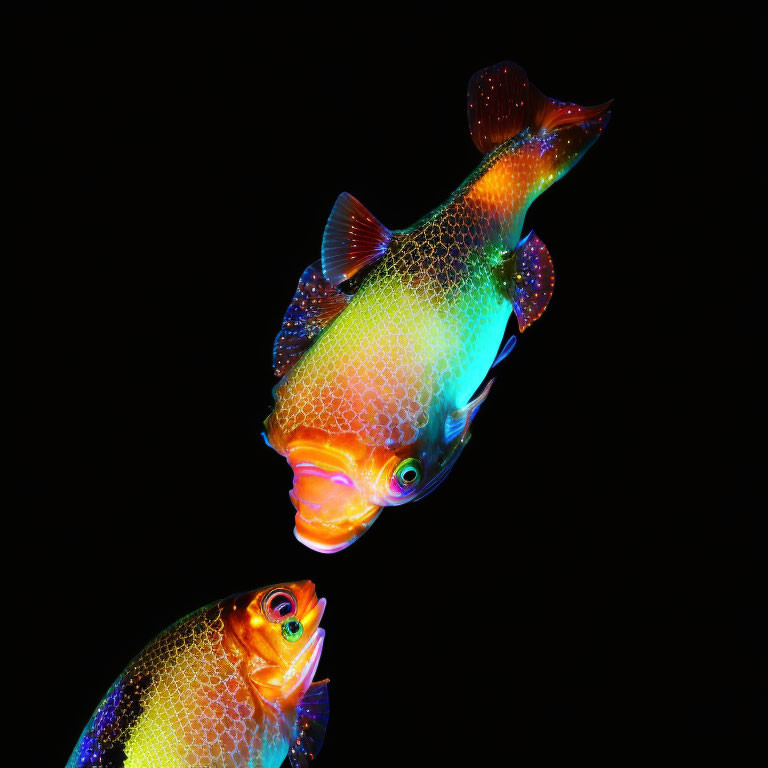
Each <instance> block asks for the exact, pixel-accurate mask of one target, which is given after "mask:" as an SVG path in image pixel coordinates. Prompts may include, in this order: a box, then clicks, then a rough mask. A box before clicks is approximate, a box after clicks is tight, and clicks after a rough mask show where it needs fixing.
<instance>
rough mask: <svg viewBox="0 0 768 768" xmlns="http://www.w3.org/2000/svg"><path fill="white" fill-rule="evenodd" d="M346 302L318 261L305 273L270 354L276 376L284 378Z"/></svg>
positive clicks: (343, 295) (346, 299)
mask: <svg viewBox="0 0 768 768" xmlns="http://www.w3.org/2000/svg"><path fill="white" fill-rule="evenodd" d="M349 298H350V297H349V296H346V295H345V294H343V293H342V292H341V291H339V290H338V289H337V288H336V287H335V286H333V285H331V284H330V283H329V282H328V281H327V280H326V279H325V278H324V277H323V272H322V266H321V264H320V261H319V260H318V261H316V262H315V263H314V264H311V265H310V266H308V267H307V268H306V269H305V270H304V272H303V274H302V275H301V277H300V278H299V284H298V286H297V288H296V293H295V294H294V296H293V299H292V300H291V303H290V304H289V305H288V309H287V310H286V312H285V316H284V317H283V325H282V327H281V328H280V333H278V334H277V337H276V338H275V345H274V348H273V350H272V366H273V368H274V371H275V376H283V375H284V374H285V373H286V372H287V371H288V370H290V369H291V368H292V367H293V365H294V364H295V363H296V361H297V360H298V359H299V358H300V357H301V356H302V355H303V354H304V353H305V352H306V351H307V350H308V349H309V348H310V347H311V346H312V344H313V343H314V341H315V339H316V338H317V337H318V335H319V334H320V332H321V331H322V330H323V329H324V328H325V327H326V326H327V325H329V324H330V323H331V321H332V320H334V319H335V318H336V316H337V315H338V314H339V313H340V312H341V311H342V310H343V309H344V307H346V306H347V304H348V303H349Z"/></svg>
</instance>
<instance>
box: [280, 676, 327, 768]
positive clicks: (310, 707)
mask: <svg viewBox="0 0 768 768" xmlns="http://www.w3.org/2000/svg"><path fill="white" fill-rule="evenodd" d="M328 714H329V709H328V681H327V680H324V681H322V682H319V683H312V685H310V686H309V689H308V690H307V692H306V693H305V694H304V698H303V699H302V700H301V701H300V702H299V706H298V707H297V708H296V723H295V725H294V729H293V741H292V742H291V748H290V749H289V750H288V760H289V761H290V763H291V766H292V768H307V766H308V765H309V764H310V763H311V762H312V761H313V760H314V759H315V758H316V757H317V754H318V752H320V749H321V747H322V746H323V740H324V739H325V729H326V726H327V725H328Z"/></svg>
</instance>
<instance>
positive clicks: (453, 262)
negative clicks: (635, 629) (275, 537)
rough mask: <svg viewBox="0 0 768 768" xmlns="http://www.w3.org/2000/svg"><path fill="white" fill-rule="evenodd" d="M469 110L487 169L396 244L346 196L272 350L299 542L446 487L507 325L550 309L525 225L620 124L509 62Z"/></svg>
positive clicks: (321, 539) (536, 245)
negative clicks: (541, 85)
mask: <svg viewBox="0 0 768 768" xmlns="http://www.w3.org/2000/svg"><path fill="white" fill-rule="evenodd" d="M467 97H468V108H467V111H468V116H469V125H470V132H471V134H472V138H473V140H474V142H475V144H476V145H477V147H478V149H480V151H482V152H484V153H487V154H486V155H485V157H484V158H483V160H482V162H481V163H480V166H479V167H478V168H477V170H475V172H474V173H472V175H471V176H469V178H468V179H467V180H466V181H465V182H464V183H463V184H462V185H461V186H460V187H459V188H458V189H457V190H456V191H455V192H454V193H453V194H452V195H451V196H450V198H449V199H448V201H447V202H445V203H444V204H443V205H441V206H440V207H439V208H437V209H435V210H434V211H432V213H429V214H428V215H427V216H425V217H424V218H423V219H421V220H420V221H418V222H416V224H414V225H413V226H411V227H409V228H408V229H403V230H399V231H394V232H391V231H389V230H388V229H386V228H385V227H384V226H383V225H382V224H381V223H380V222H379V221H377V220H376V218H374V216H373V215H372V214H370V213H369V212H368V211H367V210H366V209H365V208H364V207H363V206H362V205H361V204H360V203H359V202H358V201H357V200H355V198H353V197H352V196H350V195H348V194H346V193H344V194H342V195H341V196H340V197H339V198H338V200H337V201H336V204H335V206H334V208H333V210H332V212H331V215H330V218H329V220H328V224H327V226H326V228H325V234H324V236H323V244H322V257H321V259H320V260H318V261H316V262H315V263H314V264H312V265H311V266H310V267H308V268H307V269H306V270H305V271H304V274H303V275H302V276H301V279H300V280H299V285H298V288H297V290H296V294H295V296H294V298H293V301H292V302H291V304H290V306H289V308H288V311H287V312H286V315H285V318H284V320H283V325H282V328H281V330H280V333H279V334H278V336H277V338H276V340H275V346H274V357H273V362H274V370H275V374H276V375H277V376H280V377H282V378H281V380H280V381H279V382H278V384H277V386H276V387H275V389H274V392H273V393H274V398H275V406H274V410H273V411H272V413H271V414H270V416H269V417H268V418H267V420H266V422H265V427H266V432H265V439H266V440H267V442H268V444H269V445H271V446H272V447H273V448H274V449H275V450H276V451H278V453H280V454H282V455H283V456H285V457H286V458H287V460H288V462H289V464H290V466H291V467H292V469H293V472H294V480H293V490H292V491H291V493H290V497H291V500H292V502H293V504H294V506H295V507H296V529H295V534H296V536H297V538H298V539H299V540H300V541H302V542H303V543H304V544H306V545H307V546H308V547H311V548H312V549H315V550H317V551H320V552H335V551H338V550H340V549H343V548H344V547H347V546H349V545H350V544H351V543H352V542H353V541H354V540H355V539H357V538H359V537H360V536H361V535H362V534H363V533H364V532H365V531H366V530H367V529H368V528H369V527H370V525H371V524H372V523H373V521H374V520H375V519H376V518H377V516H378V515H379V512H380V511H381V508H382V507H383V506H395V505H399V504H404V503H405V502H408V501H412V500H414V499H417V498H420V497H423V496H424V495H426V494H427V493H429V492H430V491H432V490H434V488H435V487H436V486H437V485H438V484H439V483H440V482H441V481H442V480H443V479H444V478H445V477H446V475H447V473H448V472H449V470H450V469H451V467H452V466H453V464H454V462H455V461H456V459H457V457H458V456H459V454H460V453H461V451H462V449H463V448H464V446H465V445H466V444H467V441H468V439H469V429H470V424H471V422H472V419H473V418H474V416H475V414H476V413H477V410H478V408H479V407H480V405H481V404H482V403H483V401H484V400H485V398H486V397H487V396H488V392H489V390H490V387H491V384H492V383H493V382H492V381H489V382H488V383H487V384H486V385H485V387H484V388H483V390H482V391H481V392H480V394H479V395H476V396H474V397H473V393H475V392H476V390H477V389H478V387H480V385H481V384H482V382H483V379H484V378H485V376H486V374H487V372H488V371H489V369H490V368H492V367H493V365H495V364H496V363H498V362H499V361H500V360H501V359H502V358H503V357H505V356H506V354H508V353H509V351H510V350H511V349H512V347H513V346H514V343H515V337H514V336H512V337H511V338H510V339H509V340H508V341H507V343H506V345H505V346H504V347H503V348H502V349H501V352H500V353H499V347H500V345H501V342H502V340H503V337H504V331H505V328H506V325H507V321H508V319H509V316H510V314H511V313H512V312H514V313H515V315H516V317H517V324H518V328H519V329H520V331H523V330H524V329H525V328H527V327H528V326H529V325H530V324H531V323H533V322H534V321H535V320H536V319H537V318H538V317H539V316H540V315H541V313H542V312H543V311H544V309H545V308H546V306H547V303H548V301H549V298H550V296H551V295H552V288H553V285H554V271H553V267H552V261H551V259H550V256H549V252H548V250H547V247H546V246H545V245H544V243H542V242H541V240H540V239H539V238H538V237H537V236H536V235H535V234H534V233H532V232H531V233H530V234H528V235H527V236H526V237H524V238H523V239H522V240H521V238H520V236H521V231H522V226H523V219H524V217H525V213H526V211H527V210H528V207H529V206H530V204H531V203H532V202H533V201H534V200H535V199H536V198H537V197H538V196H539V195H540V194H541V193H542V192H543V191H544V190H545V189H547V188H548V187H549V186H550V185H551V184H553V183H554V182H555V181H557V180H558V179H559V178H561V177H562V176H564V175H565V174H566V173H567V172H568V170H570V169H571V168H572V167H573V166H574V164H575V163H576V162H577V161H578V160H579V159H580V158H581V157H582V156H583V155H584V153H585V152H586V151H587V149H589V147H591V146H592V144H593V143H594V142H595V141H596V139H597V138H598V136H600V133H601V132H602V130H603V128H604V127H605V125H606V124H607V122H608V119H609V116H610V113H609V111H608V107H609V105H610V102H607V103H605V104H601V105H599V106H596V107H580V106H578V105H576V104H568V103H564V102H559V101H555V100H553V99H550V98H548V97H546V96H544V94H542V93H541V92H540V91H539V90H538V89H537V88H536V87H535V86H533V85H532V84H531V83H530V82H529V81H528V78H527V75H526V73H525V72H524V71H523V70H522V69H520V67H518V66H517V65H516V64H513V63H511V62H502V63H500V64H497V65H496V66H493V67H490V68H488V69H484V70H481V71H480V72H478V73H476V74H475V75H474V76H473V77H472V79H471V80H470V82H469V89H468V94H467ZM494 360H495V362H494Z"/></svg>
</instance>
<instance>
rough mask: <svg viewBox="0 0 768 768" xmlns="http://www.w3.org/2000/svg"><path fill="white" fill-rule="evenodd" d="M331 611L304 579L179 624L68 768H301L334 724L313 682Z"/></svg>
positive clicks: (129, 678)
mask: <svg viewBox="0 0 768 768" xmlns="http://www.w3.org/2000/svg"><path fill="white" fill-rule="evenodd" d="M324 609H325V600H324V599H323V600H318V599H317V596H316V595H315V587H314V585H313V584H312V582H311V581H300V582H295V583H292V584H281V585H278V586H275V587H267V588H265V589H259V590H256V591H254V592H246V593H244V594H241V595H235V596H234V597H230V598H227V599H225V600H220V601H219V602H218V603H213V604H212V605H209V606H206V607H205V608H201V609H200V610H198V611H195V612H194V613H191V614H190V615H189V616H187V617H186V618H183V619H181V620H180V621H177V622H176V623H175V624H173V625H172V626H170V627H169V628H168V629H166V630H165V631H164V632H162V633H161V634H160V635H158V636H157V637H156V638H155V639H154V640H153V641H152V642H151V643H150V644H149V645H148V646H147V647H146V648H145V649H144V650H143V651H142V652H141V653H140V654H139V655H138V656H137V657H136V658H135V659H134V660H133V661H132V662H131V663H130V664H129V665H128V667H126V669H125V670H124V671H123V673H122V674H121V675H120V677H118V678H117V680H116V681H115V683H114V685H113V686H112V687H111V688H110V689H109V691H107V694H106V696H105V697H104V699H103V700H102V702H101V703H100V704H99V706H98V708H97V709H96V711H95V712H94V713H93V717H91V720H90V722H89V723H88V725H87V726H86V727H85V730H84V731H83V733H82V735H81V737H80V741H79V742H78V743H77V746H76V747H75V751H74V752H73V753H72V756H71V757H70V759H69V762H68V763H67V768H195V767H197V768H211V767H212V766H216V767H217V768H253V767H256V766H258V767H260V768H277V766H279V765H280V764H281V763H282V762H283V760H284V758H285V757H286V755H287V756H288V758H289V759H290V762H291V765H292V766H293V768H300V767H301V768H305V766H307V765H309V763H310V762H311V760H312V759H313V758H314V757H315V755H316V754H317V752H318V751H319V750H320V747H321V746H322V742H323V737H324V735H325V726H326V723H327V722H328V688H327V682H328V681H327V680H326V681H322V682H317V683H313V682H312V678H313V677H314V675H315V671H316V669H317V665H318V662H319V661H320V653H321V651H322V648H323V637H324V635H325V632H324V630H322V629H319V625H320V620H321V618H322V616H323V611H324Z"/></svg>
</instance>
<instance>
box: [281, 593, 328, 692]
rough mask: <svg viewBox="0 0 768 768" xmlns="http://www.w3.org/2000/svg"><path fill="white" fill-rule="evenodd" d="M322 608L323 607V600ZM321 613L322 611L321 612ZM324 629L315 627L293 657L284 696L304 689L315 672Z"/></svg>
mask: <svg viewBox="0 0 768 768" xmlns="http://www.w3.org/2000/svg"><path fill="white" fill-rule="evenodd" d="M322 602H323V608H324V607H325V605H324V604H325V601H322ZM321 613H322V612H321ZM324 640H325V630H324V629H319V628H318V629H316V630H315V631H314V633H313V634H312V637H311V638H310V639H309V641H308V642H307V644H306V645H305V646H304V648H303V649H302V650H301V653H300V654H299V655H298V656H297V657H296V658H295V659H294V661H293V663H292V664H291V666H290V667H289V668H288V669H287V670H286V674H285V679H286V680H287V681H289V683H288V685H287V686H286V687H285V689H284V696H290V695H291V694H292V693H294V692H295V691H297V690H301V689H304V690H306V689H307V688H308V687H309V684H310V683H311V682H312V679H313V678H314V676H315V673H316V672H317V667H318V665H319V664H320V656H321V654H322V652H323V642H324Z"/></svg>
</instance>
